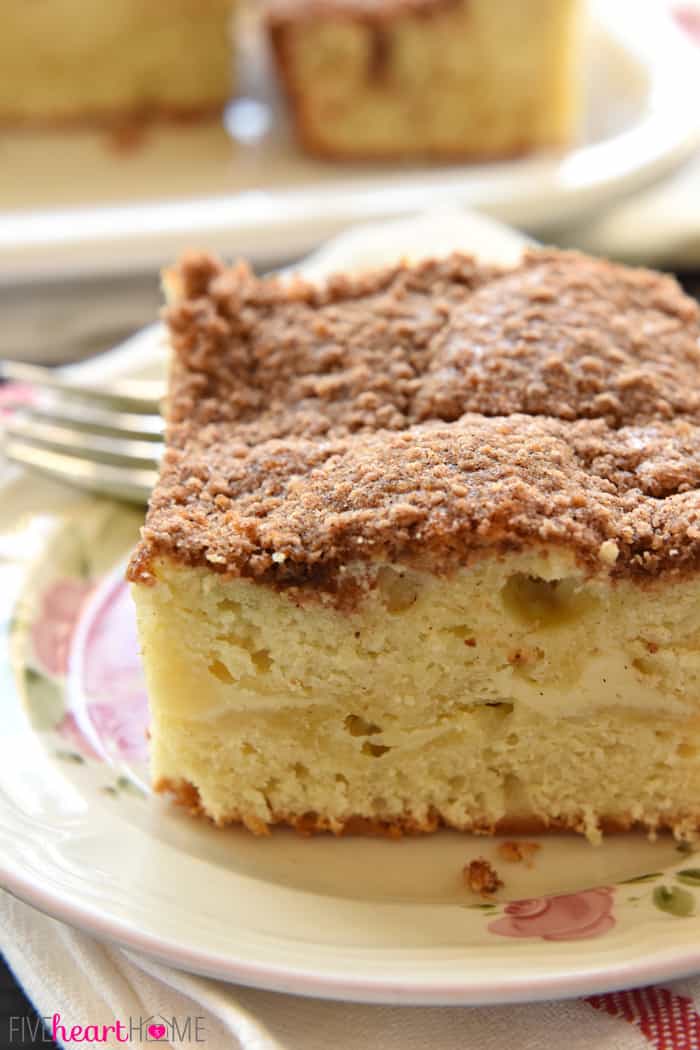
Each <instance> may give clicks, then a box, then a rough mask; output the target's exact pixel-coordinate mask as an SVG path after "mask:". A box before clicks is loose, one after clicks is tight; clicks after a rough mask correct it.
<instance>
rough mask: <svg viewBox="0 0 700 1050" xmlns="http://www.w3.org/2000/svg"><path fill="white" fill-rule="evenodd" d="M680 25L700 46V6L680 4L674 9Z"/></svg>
mask: <svg viewBox="0 0 700 1050" xmlns="http://www.w3.org/2000/svg"><path fill="white" fill-rule="evenodd" d="M673 13H674V14H675V16H676V20H677V22H678V23H679V25H680V26H681V27H682V28H683V29H685V31H686V33H688V34H689V36H690V38H691V39H692V40H694V41H695V43H696V44H700V6H697V5H695V4H678V5H676V7H675V8H674V9H673Z"/></svg>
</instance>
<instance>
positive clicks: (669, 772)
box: [129, 252, 700, 839]
mask: <svg viewBox="0 0 700 1050" xmlns="http://www.w3.org/2000/svg"><path fill="white" fill-rule="evenodd" d="M166 285H167V288H168V290H169V295H170V300H171V305H170V307H169V310H168V323H169V327H170V333H171V339H172V344H173V348H174V364H173V370H172V376H171V386H170V397H169V402H168V437H167V441H168V451H167V454H166V457H165V461H164V465H163V468H162V474H161V478H160V481H159V483H158V485H157V487H156V490H155V492H154V494H153V498H152V501H151V506H150V509H149V513H148V518H147V522H146V525H145V528H144V530H143V537H142V540H141V543H140V545H139V547H138V548H137V550H136V552H135V553H134V556H133V558H132V561H131V565H130V568H129V576H130V578H131V580H132V581H133V584H134V586H133V592H134V597H135V600H136V604H137V610H138V619H139V627H140V634H141V639H142V643H143V651H144V659H145V666H146V673H147V678H148V686H149V692H150V701H151V710H152V729H151V733H152V740H151V744H152V770H153V777H154V781H155V784H156V786H157V787H159V788H162V789H170V790H172V791H174V792H175V793H176V794H178V795H179V796H180V798H181V799H182V800H183V801H185V802H188V803H189V804H191V805H192V806H193V807H195V808H198V809H200V810H201V811H202V812H204V813H206V814H208V815H209V816H210V817H211V818H212V819H213V820H215V821H216V822H217V823H220V824H223V823H226V822H230V821H241V822H243V823H244V824H245V825H246V826H247V827H249V828H250V829H251V830H253V831H255V832H264V831H266V830H267V828H268V827H269V825H271V824H275V823H288V824H292V825H294V826H295V827H297V828H299V829H301V830H320V829H330V830H332V831H334V832H340V831H343V830H346V829H351V830H352V829H354V830H368V831H369V830H379V831H386V832H387V833H398V832H400V831H401V830H421V831H429V830H432V829H434V828H436V827H438V826H439V825H440V824H446V825H450V826H452V827H455V828H461V829H472V830H477V831H493V830H494V829H508V830H509V831H511V830H512V831H517V830H525V829H527V830H531V829H535V828H548V827H555V828H572V829H576V830H580V831H583V832H585V833H586V834H588V835H589V837H591V838H592V839H595V838H596V837H597V836H598V835H599V834H600V830H601V829H606V828H610V829H617V828H627V827H630V826H632V825H634V824H641V825H645V826H647V827H648V828H650V829H655V828H657V827H668V828H672V829H673V831H674V832H675V833H676V834H677V835H678V836H684V835H689V834H691V833H692V832H693V830H694V829H695V828H696V826H697V825H698V823H699V822H700V760H699V752H700V578H699V577H698V569H699V568H700V498H699V497H698V484H699V483H700V425H699V424H700V392H699V391H698V378H697V377H698V374H700V372H699V370H700V343H699V336H700V326H699V321H698V309H697V307H696V305H695V304H694V303H693V302H692V301H691V300H689V299H688V298H686V297H685V296H684V295H683V293H682V292H681V291H680V289H679V288H678V286H677V285H676V284H675V282H674V281H673V280H671V279H670V278H667V277H662V276H660V275H657V274H653V273H649V272H647V271H641V270H632V269H627V268H624V267H621V266H615V265H612V264H610V263H607V262H602V261H599V260H594V259H590V258H586V257H584V256H579V255H575V254H567V253H556V252H532V253H530V254H528V255H527V256H526V257H525V258H524V260H523V262H522V263H521V264H520V265H519V266H518V267H517V268H515V269H513V270H510V271H506V270H498V269H495V268H491V267H485V266H481V265H479V264H477V263H476V262H474V261H473V260H472V259H470V258H466V257H464V256H459V255H454V256H451V257H450V258H448V259H445V260H441V261H426V262H423V263H421V264H418V265H415V266H400V267H397V268H393V269H388V270H385V271H383V272H379V273H374V274H370V275H366V276H364V277H359V278H345V277H336V278H334V279H332V280H330V281H329V282H328V283H327V285H325V286H324V287H322V288H316V287H313V286H311V285H308V284H305V283H303V282H301V281H295V282H291V283H290V282H287V283H282V282H280V281H278V280H274V279H264V280H259V279H257V278H255V277H254V276H253V275H252V274H251V273H250V271H249V270H248V269H247V268H246V267H245V266H243V265H239V266H237V267H235V268H233V269H226V268H224V267H223V266H222V265H221V264H220V263H219V262H217V261H216V260H214V259H212V258H210V257H208V256H203V255H194V254H191V255H189V256H187V257H185V258H184V259H183V261H182V262H181V263H180V265H179V266H178V267H177V268H176V269H175V270H173V271H172V272H170V273H169V274H168V275H167V278H166Z"/></svg>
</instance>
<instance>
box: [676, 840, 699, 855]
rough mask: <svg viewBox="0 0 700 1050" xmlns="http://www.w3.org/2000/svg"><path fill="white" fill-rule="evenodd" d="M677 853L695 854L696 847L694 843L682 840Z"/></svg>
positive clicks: (677, 847)
mask: <svg viewBox="0 0 700 1050" xmlns="http://www.w3.org/2000/svg"><path fill="white" fill-rule="evenodd" d="M676 853H695V847H694V846H693V843H692V842H688V841H687V839H682V840H681V841H680V842H679V843H678V845H677V846H676Z"/></svg>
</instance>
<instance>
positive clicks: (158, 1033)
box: [148, 1024, 165, 1039]
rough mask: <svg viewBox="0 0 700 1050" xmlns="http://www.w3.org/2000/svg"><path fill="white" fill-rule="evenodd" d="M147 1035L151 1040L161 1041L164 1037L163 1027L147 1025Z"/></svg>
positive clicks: (162, 1025) (161, 1025) (160, 1025)
mask: <svg viewBox="0 0 700 1050" xmlns="http://www.w3.org/2000/svg"><path fill="white" fill-rule="evenodd" d="M148 1034H149V1035H150V1037H151V1039H162V1038H163V1036H164V1035H165V1025H164V1024H149V1026H148Z"/></svg>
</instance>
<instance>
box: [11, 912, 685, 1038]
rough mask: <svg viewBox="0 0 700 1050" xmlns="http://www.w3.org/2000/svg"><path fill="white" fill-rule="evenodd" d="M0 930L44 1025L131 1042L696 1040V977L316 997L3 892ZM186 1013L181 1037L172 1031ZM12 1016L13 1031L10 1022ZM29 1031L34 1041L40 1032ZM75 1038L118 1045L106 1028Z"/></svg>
mask: <svg viewBox="0 0 700 1050" xmlns="http://www.w3.org/2000/svg"><path fill="white" fill-rule="evenodd" d="M0 940H1V942H2V943H1V946H2V949H3V951H4V952H5V955H6V958H7V961H8V963H9V965H10V966H11V968H12V969H13V971H14V973H15V975H16V977H17V979H18V980H19V981H20V982H21V984H22V985H23V986H24V988H25V989H26V992H27V994H28V996H29V997H30V999H31V1000H32V1001H33V1002H34V1004H35V1006H36V1009H37V1010H38V1012H39V1013H40V1014H41V1015H42V1016H44V1017H46V1018H48V1019H49V1021H48V1028H49V1030H50V1029H51V1018H52V1016H53V1015H54V1014H55V1013H59V1014H60V1015H61V1021H60V1023H61V1024H63V1025H65V1027H66V1030H67V1031H68V1032H69V1031H70V1028H71V1026H74V1025H80V1026H81V1027H82V1028H83V1030H85V1028H86V1027H87V1026H88V1025H98V1026H100V1029H101V1026H102V1025H114V1024H115V1020H117V1019H119V1020H121V1021H122V1023H123V1025H124V1026H125V1027H124V1029H123V1030H122V1034H125V1033H126V1031H127V1026H129V1025H131V1026H132V1027H131V1032H132V1033H133V1037H132V1038H131V1040H130V1043H129V1045H131V1046H136V1047H138V1046H140V1045H141V1043H142V1042H143V1043H145V1044H147V1045H150V1046H153V1045H155V1044H156V1043H157V1044H158V1045H160V1046H168V1047H173V1048H179V1047H182V1046H183V1045H184V1046H193V1045H197V1043H199V1044H201V1045H202V1047H203V1048H204V1050H225V1048H226V1050H375V1048H376V1050H428V1048H430V1050H542V1048H543V1047H546V1048H548V1050H560V1048H566V1050H650V1048H656V1050H700V1015H699V1014H698V1013H697V1012H696V1011H697V1009H698V1008H699V1007H700V979H696V980H693V981H676V982H674V983H673V984H672V985H669V986H668V987H667V988H663V989H657V988H652V989H646V990H644V991H642V992H634V993H629V992H627V993H621V994H619V995H608V996H598V997H592V998H591V999H590V1000H571V1001H566V1002H558V1003H555V1002H546V1003H534V1004H525V1005H518V1006H502V1007H405V1006H404V1007H396V1006H363V1005H359V1004H354V1003H337V1002H323V1001H320V1000H312V999H300V998H295V997H294V996H290V995H280V994H277V993H274V992H261V991H256V990H254V989H249V988H242V987H238V986H233V985H226V984H223V983H221V982H219V981H212V980H208V979H205V978H200V977H192V976H190V975H187V974H183V973H180V972H178V971H175V970H171V969H169V968H168V967H166V966H161V965H160V964H158V963H154V962H151V961H149V960H147V959H144V958H142V957H140V956H137V955H135V954H132V953H127V952H125V951H123V950H121V949H119V948H116V947H113V946H109V945H106V944H101V943H99V942H98V941H95V940H93V939H92V938H91V937H89V936H87V935H86V934H84V933H81V932H79V931H77V930H74V929H72V928H70V927H68V926H65V925H64V924H63V923H60V922H57V921H56V920H55V919H50V918H48V917H46V916H45V915H42V914H40V913H39V912H37V911H35V910H34V909H33V908H30V907H28V906H27V905H26V904H23V903H21V902H20V901H18V900H16V899H14V898H13V897H11V896H9V895H8V894H6V893H1V894H0ZM188 1018H189V1019H190V1025H189V1040H188V1039H187V1038H185V1039H183V1038H182V1037H183V1036H185V1035H186V1034H187V1019H188ZM159 1020H163V1021H165V1022H166V1026H167V1034H166V1035H165V1036H164V1037H163V1038H161V1039H159V1040H154V1039H153V1038H148V1036H147V1028H148V1026H149V1025H150V1024H151V1023H152V1022H154V1021H156V1022H157V1021H159ZM173 1021H174V1022H176V1026H177V1027H175V1025H174V1024H173ZM13 1023H14V1034H15V1036H17V1034H18V1033H19V1031H20V1021H19V1020H17V1021H15V1022H13ZM139 1029H140V1030H139ZM4 1034H5V1033H3V1035H4ZM12 1034H13V1033H12V1032H11V1033H10V1035H12ZM98 1034H99V1035H101V1030H100V1032H99V1033H98ZM197 1036H198V1039H197V1038H196V1037H197ZM33 1041H34V1042H35V1043H36V1044H37V1045H39V1044H40V1042H41V1037H40V1035H39V1036H38V1037H35V1038H34V1040H33ZM62 1042H63V1041H62ZM63 1045H64V1046H66V1047H72V1046H75V1045H77V1044H76V1043H74V1042H70V1041H65V1042H63ZM80 1045H81V1046H84V1047H96V1048H97V1047H109V1048H116V1047H120V1046H124V1045H127V1044H126V1043H125V1042H124V1041H123V1040H122V1041H119V1040H117V1039H116V1037H112V1036H110V1037H109V1038H108V1039H107V1040H106V1041H103V1040H102V1039H100V1040H99V1041H97V1040H90V1039H88V1040H85V1041H83V1042H81V1044H80Z"/></svg>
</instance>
